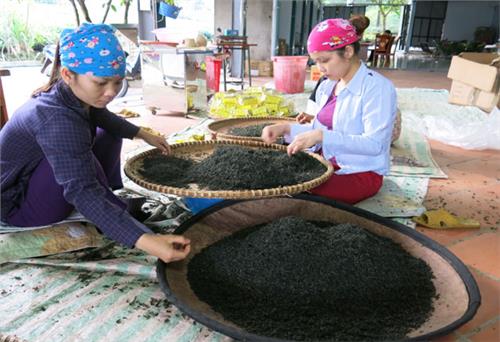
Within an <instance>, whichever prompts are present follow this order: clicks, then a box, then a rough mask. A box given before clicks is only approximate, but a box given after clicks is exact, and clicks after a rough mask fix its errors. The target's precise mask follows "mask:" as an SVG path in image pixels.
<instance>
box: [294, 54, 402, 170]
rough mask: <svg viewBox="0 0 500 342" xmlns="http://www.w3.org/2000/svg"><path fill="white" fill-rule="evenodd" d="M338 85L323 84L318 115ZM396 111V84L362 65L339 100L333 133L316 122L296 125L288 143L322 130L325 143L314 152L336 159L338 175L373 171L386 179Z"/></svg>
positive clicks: (327, 81)
mask: <svg viewBox="0 0 500 342" xmlns="http://www.w3.org/2000/svg"><path fill="white" fill-rule="evenodd" d="M336 83H337V81H331V80H325V81H323V82H321V84H320V85H319V87H318V89H317V91H316V100H315V102H316V104H317V107H316V108H317V111H319V109H321V108H323V106H324V105H325V103H326V102H327V100H328V97H329V96H330V95H331V93H332V90H333V87H334V86H335V84H336ZM309 108H310V107H309ZM396 110H397V109H396V90H395V89H394V85H393V84H392V82H391V81H389V80H388V79H387V78H385V77H383V76H382V75H380V74H379V73H377V72H375V71H373V70H370V69H368V68H367V67H366V66H365V65H364V64H363V63H361V66H360V68H359V69H358V71H357V72H356V74H355V75H354V77H353V78H352V79H351V80H350V81H349V83H348V84H347V86H346V87H345V88H344V89H342V91H341V92H340V93H339V94H338V96H337V103H336V105H335V110H334V114H333V126H332V127H333V129H332V130H328V129H327V128H326V126H324V125H322V124H321V123H320V122H319V121H318V120H317V118H315V119H314V121H313V122H312V124H309V125H300V124H292V125H291V129H290V135H289V136H286V137H285V140H286V141H287V142H291V141H292V140H293V138H294V137H295V136H296V135H297V134H300V133H303V132H307V131H310V130H312V129H322V130H323V142H322V143H321V144H318V145H317V146H314V147H313V148H311V150H312V151H317V150H318V149H319V148H322V150H323V156H324V157H325V159H327V160H329V159H331V158H332V157H335V159H336V161H337V164H338V165H339V166H340V168H341V169H340V170H338V171H337V172H336V173H337V174H350V173H357V172H364V171H373V172H376V173H378V174H380V175H386V174H387V173H388V172H389V168H390V145H391V134H392V128H393V125H394V120H395V118H396ZM309 114H314V115H315V114H317V112H316V113H309Z"/></svg>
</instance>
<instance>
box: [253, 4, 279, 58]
mask: <svg viewBox="0 0 500 342" xmlns="http://www.w3.org/2000/svg"><path fill="white" fill-rule="evenodd" d="M272 17H273V2H272V0H247V36H248V42H249V43H254V44H257V46H255V47H252V48H251V57H252V59H263V60H268V59H270V58H271V34H272Z"/></svg>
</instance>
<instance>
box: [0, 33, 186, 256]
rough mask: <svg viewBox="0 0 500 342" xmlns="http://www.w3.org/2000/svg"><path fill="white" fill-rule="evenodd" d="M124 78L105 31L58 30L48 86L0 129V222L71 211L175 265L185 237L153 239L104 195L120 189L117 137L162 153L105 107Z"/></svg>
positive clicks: (159, 143)
mask: <svg viewBox="0 0 500 342" xmlns="http://www.w3.org/2000/svg"><path fill="white" fill-rule="evenodd" d="M124 76H125V54H124V52H123V50H122V48H121V46H120V44H119V42H118V40H117V38H116V36H115V35H114V30H113V28H112V27H111V26H108V25H104V24H102V25H94V24H83V25H81V26H80V27H79V28H77V29H75V30H65V31H63V33H62V34H61V37H60V46H59V47H58V49H57V52H56V58H55V61H54V67H53V72H52V75H51V78H50V80H49V82H48V84H47V85H45V86H44V87H42V88H40V89H38V90H37V91H35V93H34V95H33V98H31V99H30V100H29V101H28V102H27V103H26V104H24V105H23V106H22V107H21V108H19V109H18V110H17V111H16V112H15V113H14V115H13V116H12V118H11V120H9V121H8V122H7V124H6V125H5V126H4V127H3V128H2V130H1V131H0V146H1V154H0V169H1V178H0V190H1V220H2V221H4V222H7V223H9V224H11V225H16V226H20V227H32V226H42V225H48V224H52V223H56V222H58V221H61V220H63V219H65V218H66V217H67V216H68V215H69V214H70V213H71V212H72V211H73V209H76V210H77V211H79V212H80V213H81V214H82V215H84V216H85V217H86V218H88V219H89V220H90V221H92V222H93V223H95V225H96V226H97V227H98V228H99V229H100V230H101V231H102V232H103V233H104V235H106V236H107V237H109V238H111V239H113V240H116V241H118V242H120V243H122V244H123V245H125V246H128V247H131V248H132V247H137V248H139V249H142V250H144V251H146V252H147V253H149V254H151V255H154V256H157V257H159V258H161V259H162V260H163V261H165V262H169V261H174V260H180V259H183V258H184V257H186V256H187V254H188V253H189V250H190V245H189V240H188V239H185V238H184V237H182V236H177V235H175V236H174V235H156V234H153V233H152V232H151V231H150V230H149V229H148V228H147V227H146V226H144V225H143V224H142V223H140V222H138V221H136V220H135V219H134V218H133V217H132V216H131V215H130V214H129V213H128V212H127V206H126V204H125V203H123V202H122V201H121V200H120V199H119V198H118V197H116V196H115V195H114V194H113V192H112V191H111V190H112V189H118V188H121V187H123V184H122V180H121V173H120V151H121V146H122V139H123V138H128V139H133V138H141V139H143V140H144V141H146V142H147V143H149V144H150V145H152V146H155V147H157V148H159V149H161V150H162V151H163V152H164V153H168V152H169V151H170V147H169V145H168V144H167V142H166V141H165V139H164V138H162V137H158V136H155V135H152V134H150V133H148V132H147V131H145V130H143V129H141V128H139V127H137V126H135V125H133V124H131V123H129V122H127V121H126V120H124V119H122V118H120V117H118V116H116V115H115V114H113V113H111V112H110V111H109V110H107V109H106V105H107V104H109V102H111V100H113V98H114V97H115V96H116V94H117V93H118V91H119V89H120V87H121V84H122V80H123V77H124Z"/></svg>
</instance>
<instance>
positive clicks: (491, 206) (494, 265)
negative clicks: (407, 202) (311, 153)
mask: <svg viewBox="0 0 500 342" xmlns="http://www.w3.org/2000/svg"><path fill="white" fill-rule="evenodd" d="M380 72H381V73H382V74H384V75H385V76H386V77H388V78H390V79H391V80H392V81H393V82H394V84H395V85H396V87H401V88H405V87H421V88H435V89H443V88H444V89H449V88H450V85H451V82H450V80H448V79H447V78H446V73H445V72H440V71H434V72H428V71H426V72H420V71H410V70H392V69H383V70H380ZM16 74H17V75H21V78H16ZM24 77H26V72H25V70H24V71H23V70H21V71H16V70H13V76H11V78H10V79H9V78H5V80H4V87H5V92H6V97H7V106H8V108H9V110H10V112H11V113H12V112H13V111H14V109H15V108H17V105H18V104H20V101H19V94H20V93H21V94H23V91H24V92H26V87H25V82H26V81H25V79H24ZM269 80H270V78H256V79H254V82H255V84H257V85H260V84H264V83H266V82H268V81H269ZM16 82H18V85H19V84H21V86H20V87H18V88H16ZM34 87H35V86H33V88H34ZM19 92H20V93H19ZM16 96H17V97H16ZM9 99H11V100H10V103H11V104H10V106H9ZM14 99H16V100H15V101H14ZM172 101H175V99H172ZM13 107H14V108H13ZM137 108H140V107H137ZM131 109H134V108H131ZM139 112H140V114H141V117H139V118H135V119H131V121H132V122H134V123H136V124H139V125H146V126H150V127H152V128H155V129H156V130H159V131H160V132H162V133H164V134H170V133H173V132H176V131H178V130H180V129H182V128H184V127H187V126H190V125H193V124H194V123H196V121H197V119H196V118H184V117H182V116H171V115H169V116H167V115H163V116H161V115H158V116H153V115H151V113H149V112H147V111H145V110H142V111H141V110H139ZM136 144H137V142H134V141H130V142H126V144H125V150H129V149H130V148H133V147H134V146H135V145H136ZM431 147H432V153H433V156H434V158H435V160H436V161H437V163H438V164H439V165H440V166H441V167H442V168H443V170H444V171H445V172H446V173H447V174H448V176H449V179H432V180H431V181H430V184H429V191H428V194H427V197H426V199H425V206H426V207H427V208H428V209H437V208H445V209H447V210H449V211H450V212H452V213H454V214H457V215H460V216H465V217H469V218H474V219H477V220H478V221H479V222H481V228H480V229H476V230H466V229H457V230H449V231H444V230H432V229H427V228H423V227H417V230H418V231H420V232H422V233H423V234H425V235H427V236H429V237H430V238H432V239H434V240H436V241H437V242H439V243H441V244H442V245H444V246H446V247H448V248H449V249H450V250H451V251H452V252H453V253H455V254H456V255H457V256H458V257H459V258H460V259H461V260H462V261H463V262H464V263H465V264H466V265H467V266H468V267H469V269H470V270H471V272H472V274H473V276H474V277H475V279H476V280H477V283H478V285H479V289H480V291H481V296H482V304H481V307H480V308H479V310H478V312H477V314H476V316H475V317H474V318H473V319H472V320H471V321H470V322H468V323H467V324H465V325H464V326H462V327H461V328H459V329H458V330H457V331H455V332H453V333H452V334H451V335H449V336H445V337H442V338H439V339H437V341H454V340H457V341H462V342H465V341H481V342H490V341H491V342H494V341H500V233H499V231H498V228H499V227H500V210H499V209H500V208H499V207H500V198H499V197H500V151H493V150H489V151H470V150H464V149H460V148H456V147H452V146H448V145H445V144H442V143H439V142H435V141H431Z"/></svg>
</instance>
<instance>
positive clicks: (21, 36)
mask: <svg viewBox="0 0 500 342" xmlns="http://www.w3.org/2000/svg"><path fill="white" fill-rule="evenodd" d="M75 8H76V10H75ZM136 8H137V0H2V15H1V16H0V63H2V62H19V61H27V60H30V61H41V60H42V59H43V55H42V53H41V52H42V49H43V47H44V46H45V45H47V44H53V43H55V42H56V41H57V39H58V37H59V33H60V32H61V30H62V29H63V28H66V27H77V26H78V25H79V24H80V23H82V22H93V23H101V22H105V23H108V24H109V23H126V22H128V23H137V20H138V19H137V11H136V10H131V9H136Z"/></svg>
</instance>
